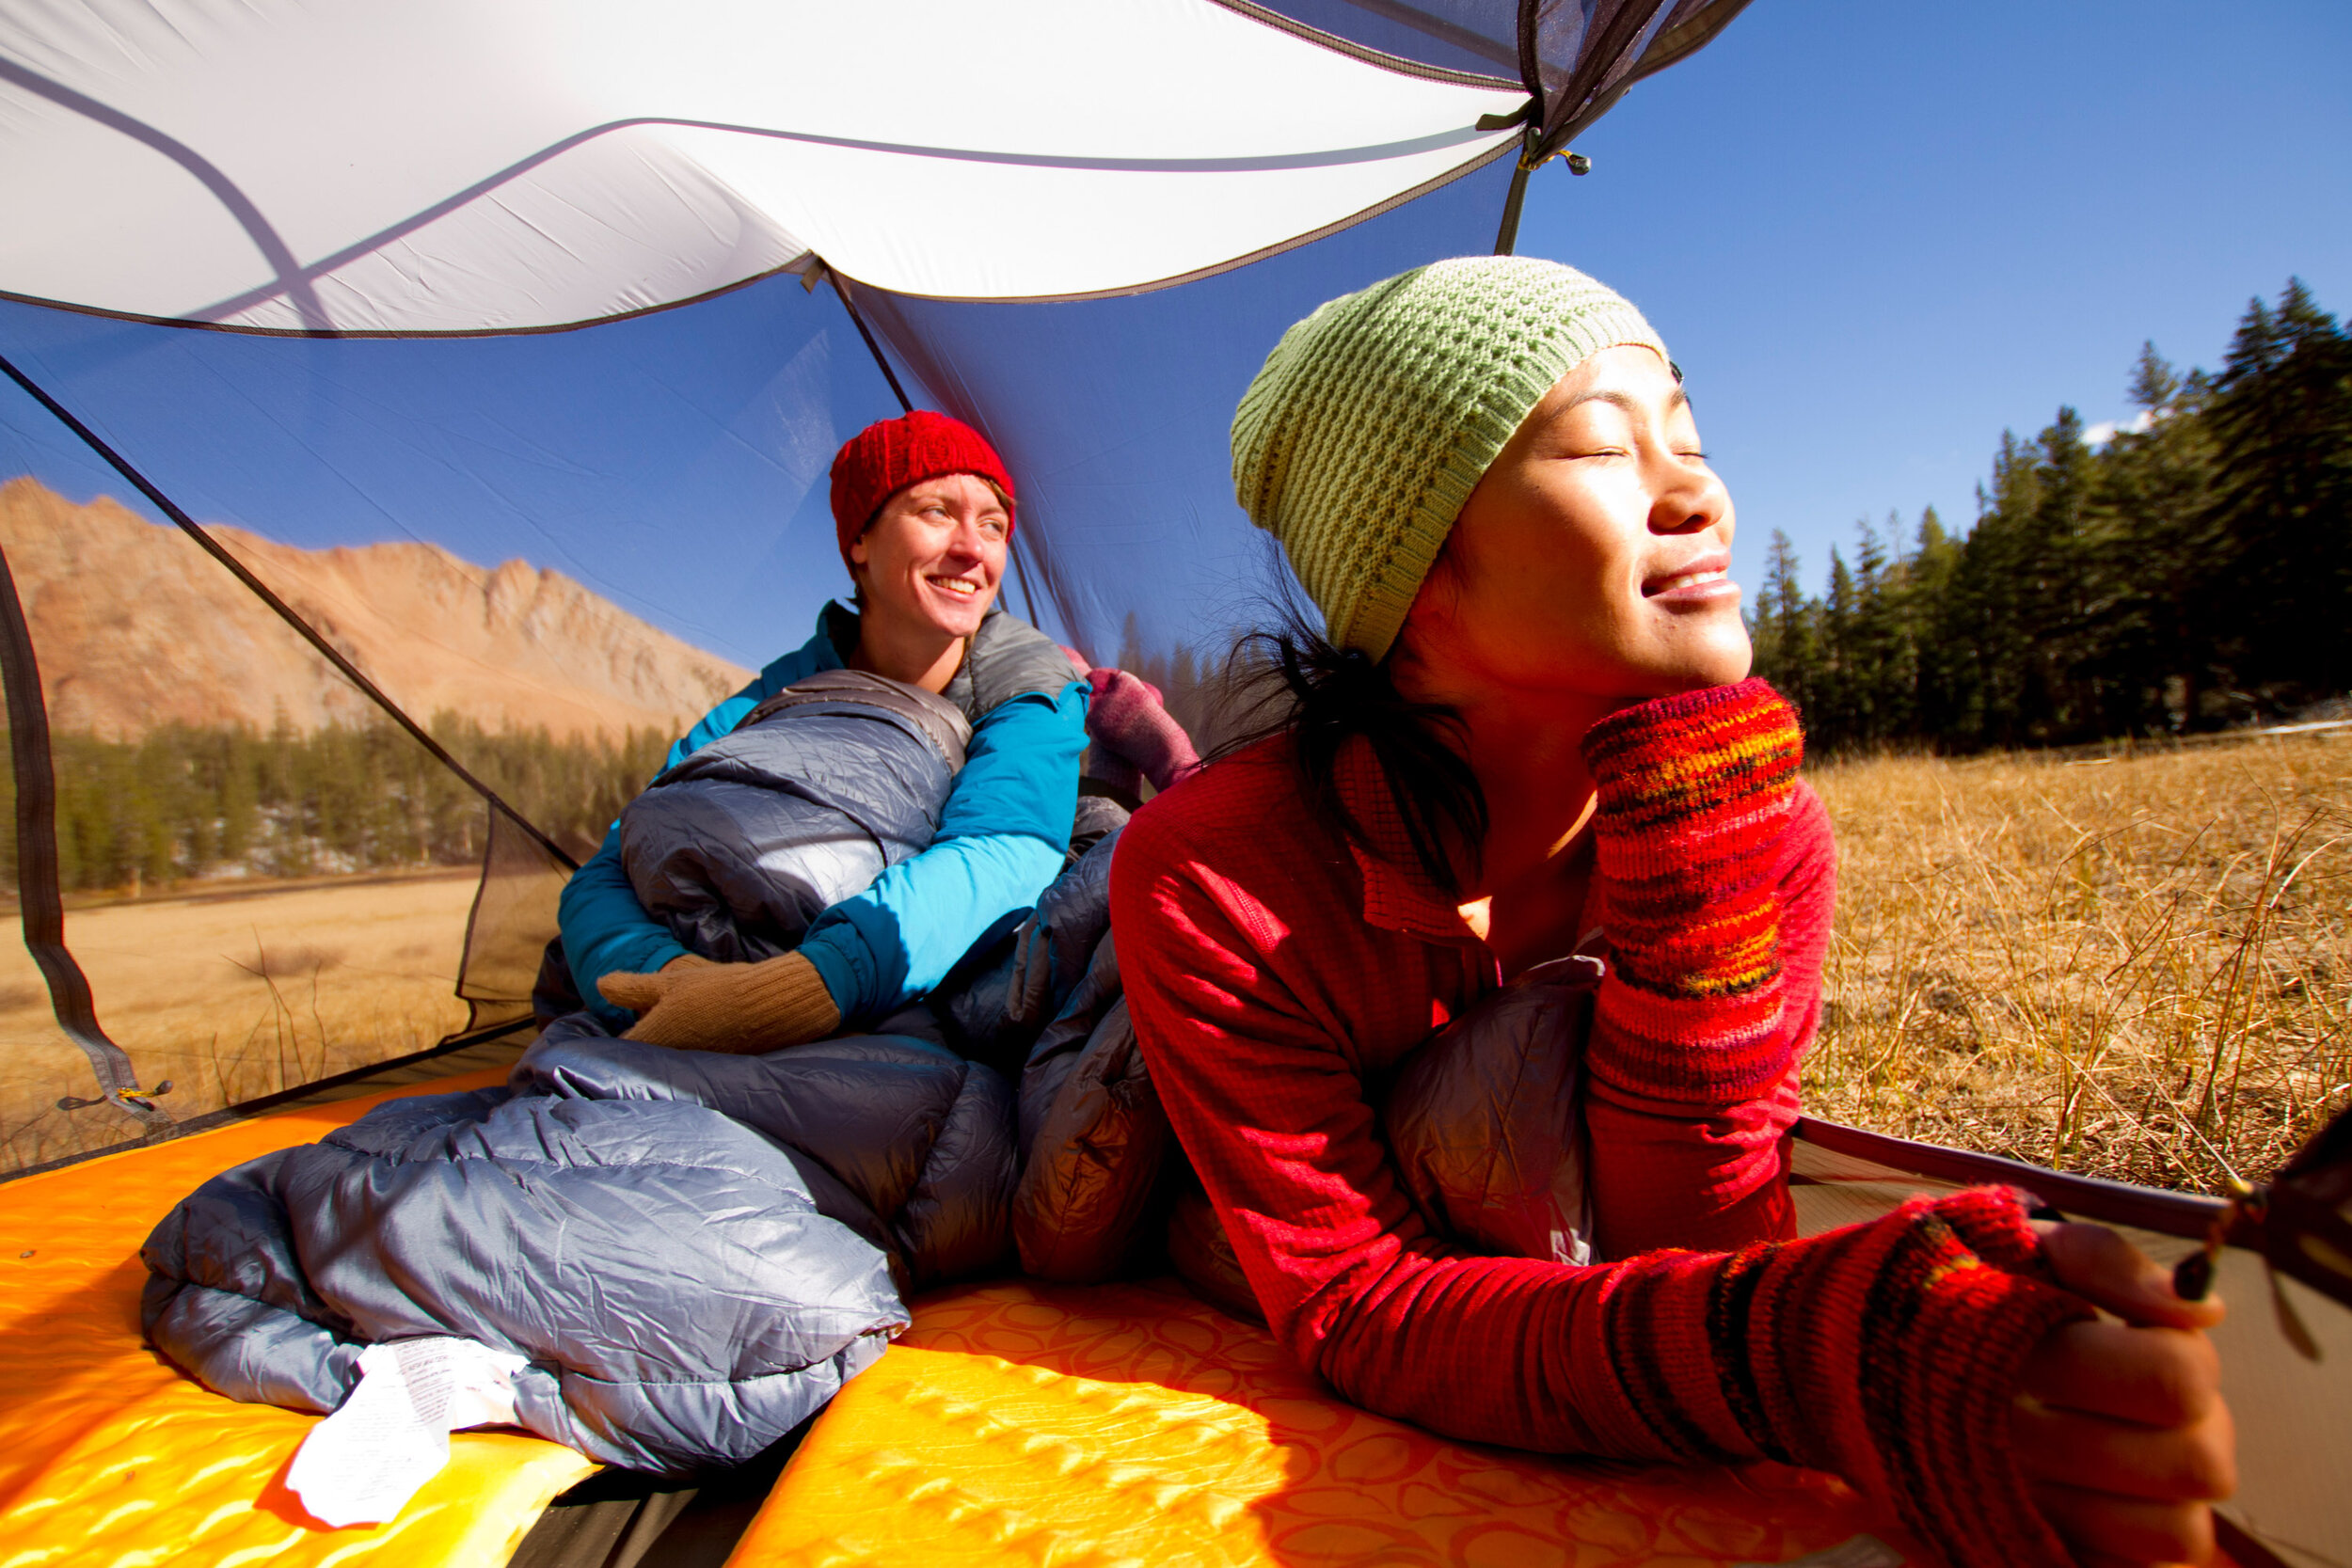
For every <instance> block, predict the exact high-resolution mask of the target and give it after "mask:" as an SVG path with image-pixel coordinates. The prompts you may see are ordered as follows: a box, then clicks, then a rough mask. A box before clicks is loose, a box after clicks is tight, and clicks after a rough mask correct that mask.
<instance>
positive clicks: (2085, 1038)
mask: <svg viewBox="0 0 2352 1568" xmlns="http://www.w3.org/2000/svg"><path fill="white" fill-rule="evenodd" d="M1808 776H1809V777H1810V778H1811V779H1812V781H1813V784H1814V786H1815V787H1816V788H1818V789H1819V790H1820V793H1821V797H1822V799H1823V800H1824V801H1826V802H1827V804H1828V806H1829V810H1830V815H1831V816H1832V817H1833V818H1834V820H1835V821H1836V828H1837V840H1838V847H1839V851H1840V855H1841V864H1840V867H1839V888H1838V902H1837V928H1836V936H1835V937H1834V939H1833V941H1832V944H1831V948H1830V956H1829V972H1828V994H1829V996H1830V998H1831V999H1832V1000H1831V1003H1830V1006H1829V1010H1828V1015H1827V1018H1826V1019H1825V1022H1824V1024H1823V1027H1822V1032H1821V1037H1820V1043H1819V1045H1818V1046H1817V1047H1816V1048H1815V1051H1814V1053H1813V1056H1812V1058H1811V1060H1810V1062H1809V1063H1808V1064H1807V1066H1806V1069H1805V1074H1804V1092H1805V1108H1806V1109H1807V1111H1809V1112H1811V1113H1813V1114H1815V1115H1819V1116H1823V1117H1830V1118H1832V1119H1836V1120H1840V1121H1849V1122H1854V1123H1858V1124H1860V1125H1862V1126H1866V1127H1870V1128H1875V1129H1877V1130H1879V1131H1882V1132H1893V1133H1896V1134H1899V1135H1901V1136H1904V1137H1913V1138H1920V1139H1925V1140H1928V1141H1931V1142H1935V1143H1944V1144H1953V1145H1958V1146H1960V1147H1962V1148H1976V1149H1982V1150H1985V1151H1987V1152H1990V1153H1996V1154H2006V1155H2010V1156H2012V1157H2015V1158H2018V1159H2024V1160H2031V1161H2034V1162H2037V1163H2039V1164H2049V1165H2055V1166H2057V1167H2058V1168H2059V1169H2062V1170H2070V1171H2078V1172H2082V1173H2085V1174H2088V1175H2095V1176H2106V1177H2113V1178H2116V1179H2119V1180H2129V1181H2137V1182H2141V1183H2144V1184H2148V1185H2153V1186H2160V1187H2177V1188H2185V1189H2191V1190H2198V1191H2207V1192H2212V1191H2218V1190H2219V1189H2220V1188H2221V1187H2222V1185H2223V1178H2224V1175H2225V1173H2226V1172H2229V1171H2235V1172H2237V1173H2238V1174H2241V1175H2243V1176H2244V1177H2246V1178H2247V1179H2249V1180H2261V1179H2262V1178H2263V1177H2264V1176H2265V1175H2266V1174H2267V1173H2268V1172H2269V1171H2271V1170H2272V1169H2274V1168H2275V1167H2276V1166H2277V1165H2278V1164H2279V1163H2280V1161H2281V1160H2282V1159H2284V1158H2285V1157H2286V1155H2288V1154H2289V1153H2291V1152H2292V1151H2293V1150H2294V1148H2296V1145H2298V1144H2299V1143H2301V1142H2302V1141H2303V1140H2304V1139H2305V1138H2306V1137H2308V1136H2309V1135H2310V1134H2311V1133H2312V1132H2314V1131H2316V1130H2317V1129H2318V1128H2319V1127H2320V1126H2321V1125H2323V1124H2324V1123H2325V1122H2326V1121H2327V1119H2328V1117H2330V1116H2332V1115H2333V1114H2334V1113H2335V1112H2337V1111H2339V1110H2341V1109H2342V1108H2343V1107H2344V1104H2345V1103H2346V1102H2347V1099H2352V1033H2348V1032H2347V1028H2346V1022H2345V1021H2346V1016H2347V1013H2352V733H2347V732H2344V731H2333V732H2323V733H2320V734H2312V735H2304V736H2278V737H2261V738H2248V739H2231V740H2224V741H2217V742H2210V743H2205V744H2198V745H2187V746H2163V747H2140V748H2137V749H2118V750H2117V751H2115V752H2112V753H2110V754H2109V755H2106V756H2104V757H2096V758H2083V757H2080V756H2076V757H2073V758H2067V757H2061V756H2043V757H2036V756H2030V755H2010V756H2000V757H1993V758H1985V759H1978V760H1970V761H1963V762H1947V761H1941V760H1936V759H1931V758H1902V757H1898V758H1883V759H1878V760H1872V761H1861V762H1851V763H1837V764H1831V765H1828V766H1825V767H1820V768H1814V769H1813V770H1811V772H1810V773H1809V775H1808Z"/></svg>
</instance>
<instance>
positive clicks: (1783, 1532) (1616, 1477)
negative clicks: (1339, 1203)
mask: <svg viewBox="0 0 2352 1568" xmlns="http://www.w3.org/2000/svg"><path fill="white" fill-rule="evenodd" d="M1864 1534H1867V1535H1869V1536H1872V1537H1875V1538H1876V1540H1875V1541H1856V1540H1855V1539H1854V1537H1856V1536H1857V1535H1864ZM1901 1544H1902V1537H1901V1535H1900V1534H1899V1530H1898V1528H1897V1527H1895V1526H1894V1525H1893V1524H1892V1522H1891V1521H1888V1520H1886V1519H1884V1518H1882V1517H1879V1516H1877V1515H1875V1514H1873V1513H1870V1512H1869V1511H1867V1509H1866V1508H1865V1506H1864V1505H1863V1504H1862V1502H1861V1501H1860V1499H1858V1498H1857V1497H1855V1496H1854V1495H1853V1493H1852V1492H1851V1491H1850V1490H1848V1489H1847V1488H1846V1487H1845V1486H1844V1485H1843V1484H1842V1483H1840V1482H1839V1481H1836V1480H1835V1479H1833V1478H1832V1477H1829V1476H1826V1475H1821V1474H1819V1473H1816V1472H1812V1471H1805V1470H1795V1469H1789V1468H1787V1467H1784V1466H1780V1465H1756V1466H1752V1467H1750V1468H1747V1469H1744V1470H1737V1471H1734V1470H1724V1469H1712V1468H1706V1469H1691V1468H1677V1469H1642V1468H1635V1467H1629V1466H1624V1465H1612V1466H1601V1465H1592V1464H1575V1463H1570V1462H1566V1461H1562V1460H1555V1459H1547V1458H1543V1457H1541V1456H1537V1455H1532V1454H1524V1453H1513V1452H1509V1451H1507V1450H1504V1449H1488V1448H1481V1447H1477V1446H1474V1445H1471V1444H1467V1443H1453V1442H1447V1441H1445V1440H1444V1439H1442V1438H1438V1437H1433V1436H1431V1435H1430V1434H1429V1433H1424V1432H1422V1431H1420V1430H1418V1429H1416V1428H1413V1427H1409V1426H1405V1425H1403V1424H1401V1423H1399V1422H1396V1421H1391V1420H1388V1419H1385V1418H1381V1417H1378V1416H1375V1415H1371V1414H1369V1413H1367V1412H1365V1411H1362V1410H1359V1409H1356V1408H1354V1407H1353V1406H1351V1405H1348V1404H1345V1403H1343V1402H1341V1401H1339V1400H1337V1399H1335V1398H1333V1397H1332V1396H1331V1394H1330V1393H1328V1392H1327V1390H1325V1389H1324V1388H1322V1387H1321V1386H1319V1385H1317V1384H1316V1383H1315V1382H1313V1380H1311V1378H1309V1377H1307V1376H1306V1375H1305V1374H1304V1373H1302V1372H1300V1371H1298V1370H1296V1369H1295V1368H1294V1367H1293V1366H1292V1365H1291V1364H1290V1363H1289V1361H1288V1360H1287V1358H1286V1357H1284V1356H1283V1354H1281V1352H1280V1351H1279V1349H1277V1347H1276V1346H1275V1343H1274V1341H1273V1339H1272V1338H1270V1337H1269V1336H1268V1335H1267V1334H1266V1332H1265V1331H1264V1330H1263V1329H1262V1328H1258V1327H1255V1326H1253V1325H1250V1324H1247V1323H1240V1322H1237V1321H1235V1320H1234V1319H1232V1318H1230V1317H1227V1316H1226V1315H1225V1314H1223V1313H1221V1312H1219V1311H1217V1310H1216V1308H1214V1307H1207V1306H1204V1305H1202V1304H1201V1303H1200V1302H1199V1301H1197V1300H1195V1299H1194V1298H1193V1297H1192V1296H1190V1295H1189V1294H1187V1293H1186V1292H1184V1291H1182V1290H1180V1289H1177V1288H1175V1287H1173V1286H1164V1285H1122V1286H1108V1287H1101V1288H1097V1289H1092V1290H1061V1289H1056V1288H1053V1287H1047V1286H1039V1285H1032V1284H1020V1283H1005V1284H996V1285H988V1286H983V1287H980V1288H977V1289H973V1290H965V1291H957V1292H954V1293H952V1294H943V1295H937V1296H933V1297H931V1298H930V1299H928V1300H925V1301H922V1302H919V1303H917V1304H916V1306H915V1308H914V1326H913V1327H912V1328H910V1329H909V1330H908V1331H907V1333H906V1334H905V1335H904V1336H903V1337H902V1338H900V1339H899V1340H898V1343H897V1344H895V1345H893V1346H892V1347H891V1349H890V1351H889V1353H888V1354H885V1355H884V1356H883V1357H882V1360H881V1361H880V1362H879V1363H878V1364H876V1365H875V1366H874V1367H872V1368H871V1369H869V1370H866V1371H865V1372H863V1373H861V1374H860V1375H859V1376H858V1377H857V1378H856V1379H855V1380H853V1381H852V1382H851V1383H850V1385H849V1386H848V1387H847V1388H845V1389H844V1390H843V1391H842V1392H841V1393H840V1394H839V1395H837V1396H835V1397H834V1402H833V1404H832V1405H831V1407H830V1408H828V1409H827V1410H826V1412H825V1414H824V1415H823V1416H822V1417H821V1418H819V1419H818V1422H817V1425H816V1427H815V1428H814V1429H813V1430H812V1431H811V1432H810V1433H809V1435H808V1437H807V1439H806V1440H805V1441H804V1442H803V1444H802V1446H801V1449H800V1451H799V1452H798V1453H796V1454H795V1455H794V1456H793V1459H792V1464H791V1466H790V1467H789V1468H788V1469H787V1470H786V1471H785V1473H784V1478H783V1480H782V1481H779V1482H778V1483H777V1485H776V1489H775V1490H774V1492H772V1493H771V1495H770V1497H769V1499H768V1502H767V1505H766V1507H764V1508H763V1509H762V1510H761V1511H760V1513H759V1516H758V1518H757V1519H756V1520H755V1521H754V1523H753V1525H752V1528H750V1530H749V1531H748V1532H746V1534H745V1535H744V1537H743V1539H742V1542H741V1543H740V1544H739V1545H738V1547H737V1548H736V1552H735V1555H734V1556H733V1557H732V1558H730V1559H729V1560H728V1561H729V1568H781V1565H786V1564H791V1565H802V1564H806V1565H809V1568H818V1565H833V1564H841V1565H847V1564H852V1563H888V1564H894V1565H895V1564H905V1563H921V1564H924V1565H925V1568H955V1565H960V1564H966V1563H991V1564H995V1563H1016V1562H1017V1563H1029V1564H1040V1565H1049V1568H1065V1565H1066V1568H1079V1565H1081V1564H1083V1565H1086V1568H1112V1565H1114V1564H1136V1565H1138V1568H1144V1565H1149V1568H1170V1565H1174V1564H1194V1563H1199V1564H1210V1563H1215V1564H1257V1563H1263V1564H1269V1565H1272V1564H1280V1565H1282V1568H1313V1565H1319V1564H1331V1565H1333V1568H1338V1565H1341V1564H1349V1565H1353V1564H1358V1563H1368V1562H1378V1563H1383V1564H1406V1563H1430V1564H1467V1565H1473V1568H1481V1565H1493V1568H1506V1565H1508V1568H1519V1565H1523V1564H1530V1563H1542V1564H1547V1565H1550V1564H1567V1565H1572V1568H1614V1565H1617V1564H1626V1565H1629V1568H1630V1565H1631V1564H1636V1563H1643V1564H1668V1565H1675V1568H1729V1565H1731V1564H1736V1563H1747V1562H1771V1563H1784V1562H1789V1561H1791V1560H1803V1559H1804V1558H1806V1557H1808V1556H1810V1555H1811V1554H1814V1553H1816V1552H1820V1553H1823V1554H1825V1555H1823V1556H1822V1557H1820V1558H1819V1559H1817V1560H1818V1561H1820V1562H1821V1563H1823V1564H1824V1565H1826V1564H1832V1563H1835V1564H1840V1565H1843V1564H1851V1565H1852V1568H1893V1565H1895V1564H1898V1563H1902V1562H1906V1561H1912V1560H1915V1559H1914V1558H1912V1557H1911V1556H1909V1555H1907V1554H1906V1553H1905V1552H1904V1551H1903V1550H1902V1549H1901Z"/></svg>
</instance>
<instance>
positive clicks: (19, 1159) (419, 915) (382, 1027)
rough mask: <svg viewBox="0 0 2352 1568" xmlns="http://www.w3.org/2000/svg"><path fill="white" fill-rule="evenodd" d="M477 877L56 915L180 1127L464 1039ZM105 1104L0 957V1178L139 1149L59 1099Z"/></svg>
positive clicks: (17, 946) (371, 881)
mask: <svg viewBox="0 0 2352 1568" xmlns="http://www.w3.org/2000/svg"><path fill="white" fill-rule="evenodd" d="M476 880H477V876H476V873H474V872H472V871H457V872H441V873H434V874H428V875H421V876H410V877H392V878H385V877H365V878H353V879H345V880H342V881H337V882H330V883H326V884H321V885H313V886H302V887H279V888H268V889H255V890H252V891H237V890H235V889H233V888H231V889H220V888H217V887H215V888H214V889H212V890H208V891H205V892H200V893H196V894H193V895H189V896H185V897H173V898H155V899H145V900H141V901H139V902H135V903H120V904H107V905H99V906H96V907H92V908H87V909H75V910H71V911H68V912H67V914H66V930H65V935H66V943H67V945H68V946H69V947H71V948H72V952H73V956H74V958H76V959H78V960H79V961H80V963H81V965H82V968H83V971H84V972H85V973H86V974H88V976H89V981H90V987H91V990H92V992H93V994H94V995H95V996H96V998H97V1002H98V1019H99V1022H100V1023H101V1024H102V1025H103V1027H104V1028H105V1030H106V1032H107V1034H108V1035H109V1036H111V1037H113V1038H114V1039H115V1041H116V1042H117V1043H118V1044H119V1045H120V1046H121V1047H122V1048H123V1049H124V1050H125V1051H126V1052H128V1053H130V1056H131V1060H132V1062H133V1064H134V1065H135V1067H136V1068H137V1069H138V1073H139V1082H140V1083H141V1085H145V1086H150V1087H151V1086H153V1085H157V1084H160V1083H163V1082H165V1081H167V1080H168V1081H169V1082H170V1084H171V1085H172V1088H171V1092H170V1093H169V1094H167V1095H166V1096H165V1097H164V1098H163V1100H162V1101H161V1103H162V1104H163V1106H164V1107H165V1108H166V1109H167V1110H168V1111H170V1113H171V1114H172V1116H173V1117H175V1118H177V1119H180V1120H186V1119H188V1118H190V1117H195V1116H199V1115H201V1114H202V1113H204V1112H206V1111H211V1110H215V1109H217V1108H219V1107H220V1106H222V1105H224V1104H228V1103H231V1102H233V1101H243V1100H250V1099H253V1098H256V1097H258V1096H261V1095H265V1094H270V1093H274V1092H275V1091H277V1090H278V1089H281V1088H286V1087H289V1086H294V1085H301V1084H304V1083H308V1082H310V1081H311V1080H314V1079H317V1078H321V1077H324V1076H326V1075H327V1074H329V1073H335V1072H342V1071H345V1070H347V1069H352V1068H355V1067H362V1066H366V1065H368V1064H370V1063H373V1062H377V1061H382V1060H384V1059H386V1058H388V1057H391V1056H399V1055H404V1054H405V1053H409V1052H412V1051H421V1050H423V1049H424V1048H425V1047H427V1046H429V1045H431V1044H433V1043H434V1042H435V1041H436V1040H438V1039H440V1038H441V1037H444V1036H446V1035H448V1034H450V1033H451V1032H452V1031H453V1030H455V1029H458V1028H460V1027H462V1026H463V1025H464V1023H465V1022H466V1016H467V1014H466V1006H465V1004H464V1003H462V1002H460V1001H458V1000H457V999H456V997H455V996H454V995H453V987H454V985H455V984H456V976H457V963H458V958H459V954H460V952H461V950H462V948H463V946H464V942H465V935H466V913H467V910H468V909H469V906H470V905H471V903H472V899H473V894H474V887H475V883H476ZM97 1092H98V1086H97V1081H96V1079H95V1078H94V1077H93V1076H92V1075H91V1072H90V1069H89V1068H88V1066H87V1062H86V1061H85V1059H84V1057H83V1055H82V1053H81V1052H80V1051H79V1050H78V1049H76V1048H75V1046H74V1045H73V1044H72V1041H70V1040H68V1039H67V1038H66V1037H65V1036H64V1034H63V1033H62V1032H60V1031H59V1030H58V1028H57V1025H56V1020H55V1018H53V1017H52V1016H51V1014H50V1010H49V993H48V991H47V990H46V989H45V988H44V987H43V986H42V984H41V980H40V972H39V971H38V970H36V969H35V968H34V967H33V961H32V958H31V957H30V955H28V954H27V953H26V952H25V950H24V944H23V943H22V942H14V941H9V942H0V1171H5V1170H8V1169H11V1168H17V1167H21V1166H23V1165H26V1164H37V1163H39V1162H40V1161H43V1160H52V1159H56V1158H58V1157H60V1156H62V1155H66V1154H71V1153H74V1152H78V1151H79V1150H81V1149H84V1148H101V1147H103V1146H105V1145H107V1144H111V1143H117V1142H119V1141H121V1140H123V1139H125V1138H129V1137H134V1136H135V1135H136V1134H137V1132H138V1129H137V1126H136V1124H135V1123H134V1122H132V1121H131V1120H130V1118H129V1117H125V1116H123V1115H122V1114H121V1113H120V1112H119V1111H117V1110H114V1109H113V1108H111V1107H109V1106H104V1105H97V1106H91V1107H87V1108H85V1109H82V1110H75V1111H62V1110H59V1109H57V1106H56V1102H57V1101H58V1099H59V1098H60V1097H63V1096H75V1097H82V1098H87V1097H90V1096H93V1095H95V1094H96V1093H97Z"/></svg>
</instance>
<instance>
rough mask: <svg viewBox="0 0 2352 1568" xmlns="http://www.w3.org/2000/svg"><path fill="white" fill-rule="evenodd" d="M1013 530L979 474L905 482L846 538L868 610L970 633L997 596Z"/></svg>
mask: <svg viewBox="0 0 2352 1568" xmlns="http://www.w3.org/2000/svg"><path fill="white" fill-rule="evenodd" d="M1011 535H1012V519H1011V517H1010V516H1009V515H1008V514H1007V513H1006V510H1005V503H1004V501H1003V500H1002V499H999V497H998V496H997V493H996V491H995V490H994V489H993V488H992V487H991V486H990V485H989V483H987V482H986V481H985V480H982V479H980V478H978V477H977V475H973V474H947V475H946V476H944V477H942V478H939V479H927V480H925V481H923V482H922V483H919V484H910V485H908V486H907V487H906V488H905V489H903V490H901V491H899V492H898V493H897V494H896V495H894V496H892V497H891V498H890V499H888V500H886V501H884V502H882V510H881V511H880V512H878V513H876V514H875V515H874V520H873V521H872V522H871V523H869V524H867V525H866V531H865V532H863V533H861V534H859V535H858V537H857V539H856V540H855V541H854V542H853V543H851V545H850V562H851V563H852V567H853V569H854V570H855V572H856V575H857V578H858V585H859V587H861V588H862V589H864V590H865V593H866V614H868V615H879V616H882V617H883V618H885V619H888V620H892V621H896V622H899V623H902V624H904V625H906V626H908V627H909V629H910V630H912V629H915V628H918V627H919V628H928V629H930V630H932V631H935V632H939V633H944V634H945V635H946V636H948V637H951V638H954V637H969V636H971V635H972V634H973V633H974V632H976V631H977V630H979V628H980V620H981V618H982V617H983V616H985V615H986V614H987V613H988V607H989V606H990V605H991V604H993V603H994V602H995V598H996V585H997V583H998V582H999V581H1000V580H1001V579H1002V578H1003V577H1004V575H1005V550H1006V546H1007V542H1008V541H1009V539H1010V538H1011Z"/></svg>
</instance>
